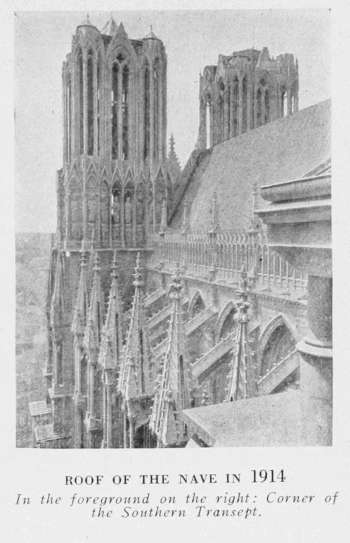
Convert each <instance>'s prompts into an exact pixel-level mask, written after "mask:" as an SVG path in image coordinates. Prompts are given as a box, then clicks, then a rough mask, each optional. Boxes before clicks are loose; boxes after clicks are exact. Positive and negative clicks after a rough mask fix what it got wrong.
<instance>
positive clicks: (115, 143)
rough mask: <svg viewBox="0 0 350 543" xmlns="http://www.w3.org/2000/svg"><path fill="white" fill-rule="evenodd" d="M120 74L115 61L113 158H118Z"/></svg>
mask: <svg viewBox="0 0 350 543" xmlns="http://www.w3.org/2000/svg"><path fill="white" fill-rule="evenodd" d="M118 75H119V64H118V62H114V64H113V67H112V158H113V159H116V158H118V117H119V115H118V113H119V112H118V96H119V88H118Z"/></svg>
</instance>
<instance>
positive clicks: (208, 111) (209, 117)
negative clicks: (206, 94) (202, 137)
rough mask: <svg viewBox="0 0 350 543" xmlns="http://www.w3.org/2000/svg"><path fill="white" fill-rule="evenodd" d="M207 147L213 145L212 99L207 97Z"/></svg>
mask: <svg viewBox="0 0 350 543" xmlns="http://www.w3.org/2000/svg"><path fill="white" fill-rule="evenodd" d="M205 126H206V148H207V149H209V148H210V146H211V100H210V98H207V101H206V104H205Z"/></svg>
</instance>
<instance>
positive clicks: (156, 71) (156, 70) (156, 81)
mask: <svg viewBox="0 0 350 543" xmlns="http://www.w3.org/2000/svg"><path fill="white" fill-rule="evenodd" d="M159 92H160V62H159V58H156V60H155V61H154V64H153V95H154V108H153V137H154V146H153V156H154V158H156V157H157V156H158V144H159V130H158V126H159V122H158V120H159V102H160V100H159Z"/></svg>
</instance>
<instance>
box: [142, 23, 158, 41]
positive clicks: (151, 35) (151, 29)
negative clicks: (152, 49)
mask: <svg viewBox="0 0 350 543" xmlns="http://www.w3.org/2000/svg"><path fill="white" fill-rule="evenodd" d="M143 39H144V40H158V38H157V36H156V35H155V33H154V32H153V28H152V25H151V26H150V30H149V33H148V34H147V35H146V36H145V37H144V38H143Z"/></svg>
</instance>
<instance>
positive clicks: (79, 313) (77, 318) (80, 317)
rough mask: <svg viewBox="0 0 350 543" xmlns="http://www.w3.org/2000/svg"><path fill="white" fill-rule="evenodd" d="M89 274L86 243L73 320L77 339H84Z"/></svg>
mask: <svg viewBox="0 0 350 543" xmlns="http://www.w3.org/2000/svg"><path fill="white" fill-rule="evenodd" d="M88 303H89V295H88V274H87V252H86V250H85V246H84V243H82V249H81V257H80V277H79V285H78V294H77V299H76V303H75V308H74V312H73V319H72V332H73V334H74V335H75V336H76V337H81V339H82V338H83V334H84V329H85V325H86V319H87V312H88Z"/></svg>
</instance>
